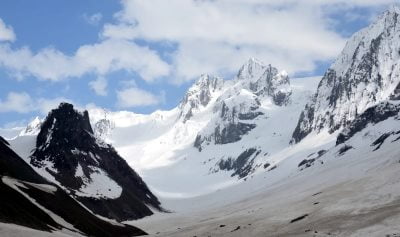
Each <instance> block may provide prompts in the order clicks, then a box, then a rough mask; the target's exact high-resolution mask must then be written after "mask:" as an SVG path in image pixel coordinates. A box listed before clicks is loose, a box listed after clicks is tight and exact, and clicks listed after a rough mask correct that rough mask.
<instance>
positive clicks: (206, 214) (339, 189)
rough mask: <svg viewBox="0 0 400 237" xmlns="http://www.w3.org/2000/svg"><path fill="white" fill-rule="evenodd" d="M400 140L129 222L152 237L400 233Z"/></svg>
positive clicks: (173, 203)
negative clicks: (274, 182) (275, 181)
mask: <svg viewBox="0 0 400 237" xmlns="http://www.w3.org/2000/svg"><path fill="white" fill-rule="evenodd" d="M396 145H398V144H390V145H388V147H387V148H388V149H385V150H384V151H377V152H374V153H372V154H371V153H369V154H370V155H366V156H364V157H362V156H361V153H358V156H357V157H355V156H354V157H352V156H351V155H346V156H341V157H334V158H332V160H329V161H325V163H324V164H322V165H319V166H313V167H310V168H308V169H305V170H303V171H301V172H299V173H298V174H295V175H294V176H292V177H290V178H287V179H286V180H284V181H283V182H280V183H279V185H268V184H267V183H268V182H266V177H267V176H263V174H259V175H257V176H254V178H252V179H249V180H248V181H246V182H243V183H241V184H239V185H236V186H233V187H230V188H227V189H224V190H221V191H218V192H216V193H212V194H209V195H206V196H202V197H197V198H190V199H165V200H163V204H164V206H166V207H167V208H170V209H171V210H174V213H172V214H156V215H154V216H152V217H148V218H144V219H142V220H139V221H134V222H130V223H132V224H134V225H135V226H137V227H139V228H142V229H143V230H145V231H146V232H148V233H149V234H150V235H151V236H189V237H190V236H197V237H200V236H206V237H207V236H400V176H399V173H400V152H399V151H398V150H397V151H396V149H395V148H396ZM255 187H258V191H256V190H257V189H256V188H255ZM224 203H225V204H224Z"/></svg>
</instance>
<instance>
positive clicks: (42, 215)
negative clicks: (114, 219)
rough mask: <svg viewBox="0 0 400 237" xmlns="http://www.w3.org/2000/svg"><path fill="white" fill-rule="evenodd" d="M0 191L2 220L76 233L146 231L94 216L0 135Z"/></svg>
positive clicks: (122, 233) (115, 233)
mask: <svg viewBox="0 0 400 237" xmlns="http://www.w3.org/2000/svg"><path fill="white" fill-rule="evenodd" d="M0 192H1V195H0V203H1V205H0V222H2V223H12V224H16V225H22V226H26V227H29V228H33V229H37V230H42V231H47V232H67V233H68V234H74V235H78V234H79V235H82V234H85V235H89V236H136V235H143V234H145V233H144V232H143V231H142V230H140V229H137V228H135V227H132V226H127V225H121V224H118V225H114V224H111V223H109V222H106V221H104V220H101V219H99V218H98V217H96V216H94V215H93V214H92V213H90V212H89V211H87V210H86V209H85V208H84V207H82V206H81V204H79V203H78V202H76V201H75V200H74V199H73V198H71V197H70V196H69V195H68V194H67V193H66V192H65V191H64V190H63V189H61V188H59V187H58V186H57V185H55V184H53V183H51V182H49V181H47V180H46V179H44V178H43V177H41V176H40V175H39V174H37V173H36V172H35V171H34V170H33V169H32V167H30V166H29V165H28V164H27V163H26V162H25V161H24V160H22V159H21V158H20V157H19V156H18V155H17V154H16V153H15V152H14V151H12V150H11V149H10V147H9V144H8V142H6V141H5V140H4V139H3V138H2V137H0ZM0 232H1V231H0ZM49 234H50V233H49Z"/></svg>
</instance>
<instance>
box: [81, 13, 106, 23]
mask: <svg viewBox="0 0 400 237" xmlns="http://www.w3.org/2000/svg"><path fill="white" fill-rule="evenodd" d="M83 19H85V21H86V22H87V23H89V24H91V25H98V24H99V23H100V21H101V19H103V14H101V13H100V12H98V13H95V14H93V15H87V14H84V15H83Z"/></svg>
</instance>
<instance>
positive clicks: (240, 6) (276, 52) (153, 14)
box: [102, 0, 394, 81]
mask: <svg viewBox="0 0 400 237" xmlns="http://www.w3.org/2000/svg"><path fill="white" fill-rule="evenodd" d="M392 2H394V0H382V1H375V0H366V1H365V0H331V1H326V0H304V1H298V0H269V1H265V0H218V1H208V0H203V1H201V0H196V1H195V0H193V1H181V0H170V1H164V0H147V1H142V0H123V1H122V4H123V9H122V11H120V12H119V13H118V14H116V18H117V20H118V23H117V24H106V25H105V27H104V29H103V33H102V35H103V37H105V38H114V39H125V40H132V39H142V40H147V41H150V42H166V41H167V42H169V41H171V42H175V43H177V45H178V49H177V51H176V52H174V54H173V55H172V56H173V57H172V61H173V68H174V76H175V79H177V80H178V81H182V80H191V79H193V78H194V77H197V76H198V75H200V74H201V73H216V74H221V73H223V72H225V71H229V72H233V71H235V70H237V69H238V67H240V65H241V63H243V62H244V61H245V60H247V59H248V58H249V57H252V56H254V57H258V58H259V59H261V60H262V61H264V62H266V63H271V64H274V65H276V66H278V67H280V68H282V69H286V70H288V71H290V72H292V73H293V72H299V71H312V70H313V69H314V68H315V67H316V62H318V61H323V60H331V59H333V58H335V57H336V56H337V55H338V54H339V52H340V51H341V49H342V48H343V46H344V44H345V40H346V39H345V38H344V37H343V36H341V35H340V34H339V33H337V32H335V31H334V30H333V29H332V28H333V27H332V25H331V24H332V20H331V19H329V14H330V13H332V11H335V9H336V11H341V10H343V9H344V8H345V9H350V8H352V7H355V6H362V7H376V6H377V5H383V4H388V3H392ZM155 6H156V7H155Z"/></svg>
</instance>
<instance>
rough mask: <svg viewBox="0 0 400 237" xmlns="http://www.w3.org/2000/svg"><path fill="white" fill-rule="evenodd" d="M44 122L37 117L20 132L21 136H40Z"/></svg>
mask: <svg viewBox="0 0 400 237" xmlns="http://www.w3.org/2000/svg"><path fill="white" fill-rule="evenodd" d="M42 123H43V121H42V120H41V119H40V118H39V117H35V118H34V119H33V120H32V121H31V122H30V123H29V124H28V126H27V127H26V128H25V129H24V130H22V131H21V132H20V134H19V135H20V136H31V135H38V134H39V132H40V127H41V126H42Z"/></svg>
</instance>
